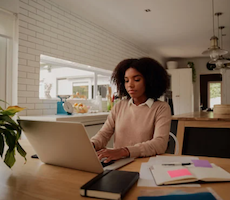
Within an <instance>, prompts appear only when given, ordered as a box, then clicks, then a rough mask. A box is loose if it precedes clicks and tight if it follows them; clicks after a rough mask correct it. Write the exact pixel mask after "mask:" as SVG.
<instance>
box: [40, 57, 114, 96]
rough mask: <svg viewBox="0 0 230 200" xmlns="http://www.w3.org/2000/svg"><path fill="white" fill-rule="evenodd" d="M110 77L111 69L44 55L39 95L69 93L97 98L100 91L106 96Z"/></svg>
mask: <svg viewBox="0 0 230 200" xmlns="http://www.w3.org/2000/svg"><path fill="white" fill-rule="evenodd" d="M44 57H45V58H44ZM110 77H111V71H108V70H103V69H99V68H95V67H91V66H86V65H82V64H79V63H74V62H70V61H65V60H61V59H57V58H52V57H48V56H42V57H41V62H40V87H39V97H40V98H56V97H57V96H58V95H69V96H71V97H72V98H81V99H95V98H96V95H95V94H97V93H98V91H99V92H100V94H102V95H103V97H104V98H105V97H106V91H107V87H108V86H110Z"/></svg>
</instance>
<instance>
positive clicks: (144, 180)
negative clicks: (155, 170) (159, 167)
mask: <svg viewBox="0 0 230 200" xmlns="http://www.w3.org/2000/svg"><path fill="white" fill-rule="evenodd" d="M191 160H199V158H198V157H194V156H156V157H151V158H149V161H148V162H146V163H141V169H140V178H139V180H138V183H137V186H138V187H200V184H178V185H168V186H157V184H156V182H155V180H154V179H153V177H152V174H151V172H150V170H149V167H150V166H152V165H153V164H167V163H172V162H181V163H185V162H191Z"/></svg>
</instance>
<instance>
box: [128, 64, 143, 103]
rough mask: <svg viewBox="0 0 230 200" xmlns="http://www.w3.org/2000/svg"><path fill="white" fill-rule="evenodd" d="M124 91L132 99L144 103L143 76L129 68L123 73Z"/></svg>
mask: <svg viewBox="0 0 230 200" xmlns="http://www.w3.org/2000/svg"><path fill="white" fill-rule="evenodd" d="M124 79H125V89H126V91H127V92H128V94H129V95H130V97H131V98H132V99H134V102H135V100H137V101H138V102H139V101H143V102H145V101H146V98H147V97H146V95H145V79H144V77H143V75H142V74H141V73H140V72H138V71H137V70H136V69H134V68H129V69H127V70H126V72H125V77H124Z"/></svg>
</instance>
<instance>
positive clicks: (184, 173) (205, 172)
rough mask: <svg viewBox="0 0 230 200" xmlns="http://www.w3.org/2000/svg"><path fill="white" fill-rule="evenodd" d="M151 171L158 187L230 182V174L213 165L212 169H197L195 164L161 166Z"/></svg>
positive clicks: (155, 166)
mask: <svg viewBox="0 0 230 200" xmlns="http://www.w3.org/2000/svg"><path fill="white" fill-rule="evenodd" d="M149 169H150V171H151V173H152V175H153V178H154V179H155V182H156V184H157V185H169V184H178V183H189V182H196V181H205V182H217V181H230V173H228V172H227V171H225V170H224V169H222V168H220V167H218V166H216V165H215V164H213V163H212V164H211V166H210V167H197V166H195V165H193V164H192V165H187V166H181V165H179V166H164V165H160V164H159V165H152V166H150V168H149Z"/></svg>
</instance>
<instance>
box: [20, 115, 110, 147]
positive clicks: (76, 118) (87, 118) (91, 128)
mask: <svg viewBox="0 0 230 200" xmlns="http://www.w3.org/2000/svg"><path fill="white" fill-rule="evenodd" d="M108 114H109V112H99V113H76V114H72V115H41V116H20V119H26V120H35V121H67V122H81V123H82V124H84V126H85V129H86V131H87V134H88V136H89V138H91V137H93V136H94V135H95V134H96V133H97V132H98V131H99V130H100V129H101V127H102V126H103V124H104V123H105V121H106V119H107V116H108ZM24 138H25V136H24V135H22V139H24ZM107 147H109V148H112V147H113V136H112V137H111V139H110V141H109V142H108V144H107Z"/></svg>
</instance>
